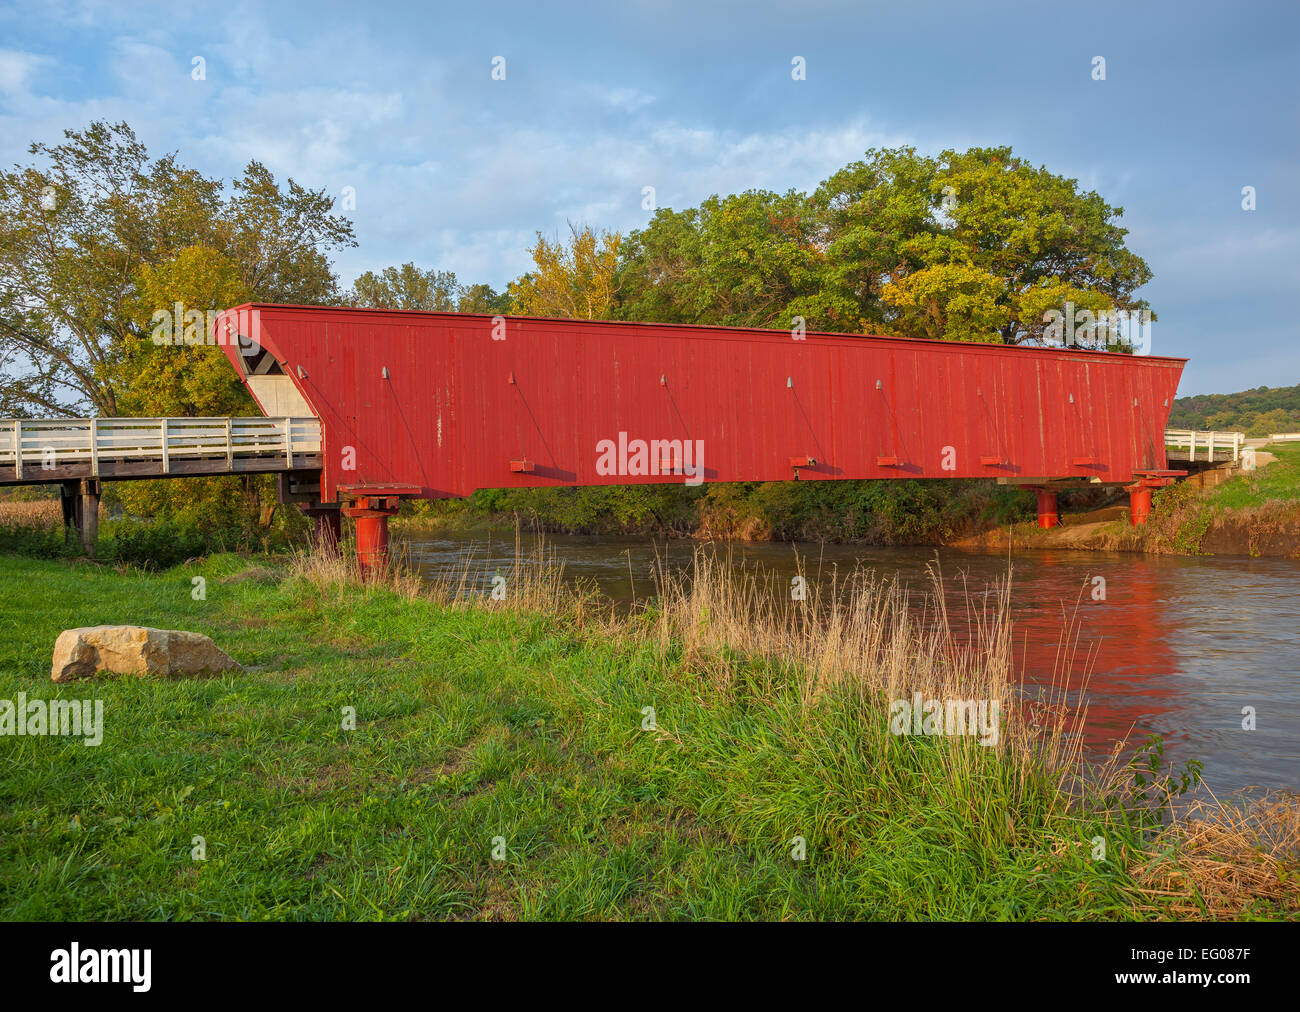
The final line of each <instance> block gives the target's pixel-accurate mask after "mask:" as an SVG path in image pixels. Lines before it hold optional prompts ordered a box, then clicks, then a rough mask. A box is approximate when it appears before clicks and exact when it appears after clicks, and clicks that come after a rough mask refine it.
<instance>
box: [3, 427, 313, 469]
mask: <svg viewBox="0 0 1300 1012" xmlns="http://www.w3.org/2000/svg"><path fill="white" fill-rule="evenodd" d="M320 440H321V434H320V419H317V418H7V419H0V467H3V466H9V467H13V468H14V469H15V477H16V478H20V479H21V478H22V477H23V470H24V469H25V468H30V469H32V470H34V471H39V470H40V469H41V468H42V467H44V468H50V467H57V466H60V465H65V464H87V463H88V464H89V465H90V473H91V474H92V475H98V474H99V465H100V462H101V461H127V460H157V461H160V462H161V472H160V473H162V474H168V473H169V472H170V471H171V462H172V461H174V460H192V459H195V458H218V459H219V458H222V457H224V458H225V462H226V467H227V468H228V469H230V470H234V461H235V458H237V457H269V456H275V455H277V454H278V455H281V456H283V457H284V459H285V462H286V463H287V464H288V466H289V467H292V466H293V456H294V454H305V453H320V449H321V446H320Z"/></svg>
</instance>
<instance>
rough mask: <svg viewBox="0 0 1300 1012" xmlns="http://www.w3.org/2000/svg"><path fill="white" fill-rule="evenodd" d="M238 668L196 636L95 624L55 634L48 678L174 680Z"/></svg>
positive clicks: (225, 655) (203, 637) (165, 630)
mask: <svg viewBox="0 0 1300 1012" xmlns="http://www.w3.org/2000/svg"><path fill="white" fill-rule="evenodd" d="M239 667H240V666H239V665H238V664H237V663H236V662H235V661H234V660H232V659H231V657H230V655H229V654H227V653H226V652H225V651H223V650H221V649H220V648H219V647H218V646H217V645H216V644H215V643H213V642H212V640H210V639H208V637H206V636H203V635H201V634H199V633H192V632H181V631H180V630H177V629H148V628H145V627H144V626H138V625H96V626H86V627H85V628H82V629H67V630H64V631H63V632H61V633H60V634H59V638H58V639H57V640H56V641H55V643H54V664H53V666H52V667H51V669H50V678H52V679H53V680H54V681H56V682H70V681H72V680H73V679H76V678H89V677H91V676H93V675H96V674H98V673H99V672H101V671H107V672H110V673H112V674H115V675H157V676H161V677H163V678H176V677H179V676H181V675H202V674H216V673H219V672H222V671H234V670H239Z"/></svg>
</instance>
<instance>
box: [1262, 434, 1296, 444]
mask: <svg viewBox="0 0 1300 1012" xmlns="http://www.w3.org/2000/svg"><path fill="white" fill-rule="evenodd" d="M1268 441H1269V442H1270V443H1300V432H1275V433H1273V435H1271V436H1269V437H1268Z"/></svg>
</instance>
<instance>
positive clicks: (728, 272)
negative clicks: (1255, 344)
mask: <svg viewBox="0 0 1300 1012" xmlns="http://www.w3.org/2000/svg"><path fill="white" fill-rule="evenodd" d="M1122 214H1123V209H1122V208H1116V207H1111V206H1110V205H1109V204H1107V203H1106V202H1105V201H1104V200H1102V198H1101V197H1100V196H1098V195H1097V194H1096V193H1093V192H1083V191H1081V190H1080V189H1079V186H1078V183H1077V181H1076V180H1072V179H1066V178H1064V177H1062V176H1058V175H1054V174H1053V173H1050V172H1048V171H1047V170H1046V169H1045V168H1034V167H1033V166H1031V165H1029V164H1028V163H1026V162H1024V161H1023V160H1022V159H1019V158H1016V157H1015V156H1014V155H1013V154H1012V153H1011V149H1010V148H972V149H970V150H969V151H966V152H964V153H963V152H957V151H951V150H950V151H945V152H943V153H942V154H941V155H939V156H938V157H930V156H926V155H921V154H918V153H917V152H916V151H915V149H913V148H907V147H903V148H894V149H885V150H872V151H868V152H867V154H866V157H865V158H863V159H862V160H861V161H858V162H854V163H853V164H851V165H848V166H846V167H845V168H843V169H841V170H840V171H838V172H836V173H834V174H833V175H832V176H831V177H830V178H828V179H827V180H826V181H825V182H823V183H822V184H821V185H820V186H818V187H817V189H816V190H815V191H814V192H813V193H811V194H809V195H807V196H805V195H803V194H801V193H799V192H797V191H793V190H792V191H789V192H786V193H783V194H778V193H773V192H770V191H765V190H751V191H747V192H745V193H742V194H737V195H733V196H729V197H718V196H713V197H710V198H708V199H707V200H705V201H704V202H703V203H702V204H701V205H700V206H699V207H698V208H688V209H686V210H683V211H674V210H671V209H667V208H665V209H661V210H659V211H658V212H656V214H655V217H654V218H653V220H652V221H651V222H650V224H649V225H648V226H647V227H646V228H644V229H641V230H638V231H635V232H633V233H631V234H630V235H629V236H628V237H627V240H626V241H625V242H624V244H623V248H622V253H621V256H620V258H619V264H618V276H617V279H616V285H617V288H618V290H619V306H618V315H619V316H620V317H621V318H623V319H637V320H661V321H665V322H676V323H720V324H727V325H733V326H761V327H779V328H784V327H791V326H793V325H794V324H795V322H796V317H801V318H802V319H803V320H804V323H805V325H806V326H807V327H808V328H810V329H820V330H830V331H850V332H861V331H873V332H877V333H888V334H898V335H902V336H906V337H925V338H932V339H943V340H952V341H994V342H1003V343H1007V344H1020V343H1024V342H1034V341H1042V340H1043V339H1044V330H1045V322H1044V319H1043V317H1044V314H1045V313H1046V312H1047V311H1048V310H1051V309H1058V310H1064V307H1065V306H1066V304H1067V303H1073V304H1074V306H1076V307H1077V308H1079V309H1085V308H1086V309H1089V310H1091V311H1093V312H1098V311H1109V310H1139V309H1144V308H1146V302H1145V301H1143V300H1140V299H1137V298H1136V297H1135V295H1134V292H1135V291H1136V289H1138V288H1140V287H1141V286H1142V285H1143V284H1145V283H1146V281H1148V280H1149V279H1150V277H1151V272H1150V270H1149V268H1148V267H1147V265H1146V264H1145V263H1144V262H1143V261H1142V259H1141V258H1140V257H1138V256H1137V255H1135V254H1134V253H1132V252H1131V251H1129V250H1128V249H1127V248H1126V247H1125V246H1124V238H1125V236H1126V234H1127V232H1126V230H1125V229H1123V228H1122V227H1120V226H1119V224H1118V219H1119V218H1120V217H1121V215H1122Z"/></svg>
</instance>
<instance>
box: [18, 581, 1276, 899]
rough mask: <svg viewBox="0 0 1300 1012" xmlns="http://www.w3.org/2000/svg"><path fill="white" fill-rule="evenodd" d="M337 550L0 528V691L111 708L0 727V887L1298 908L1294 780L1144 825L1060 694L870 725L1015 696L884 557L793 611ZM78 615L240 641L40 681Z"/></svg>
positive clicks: (70, 892)
mask: <svg viewBox="0 0 1300 1012" xmlns="http://www.w3.org/2000/svg"><path fill="white" fill-rule="evenodd" d="M345 570H346V567H345V566H342V565H334V564H332V563H329V562H328V561H321V560H311V559H299V560H297V561H296V562H294V563H292V564H286V563H284V562H283V561H279V562H276V561H270V560H266V559H262V560H251V561H250V560H245V559H240V558H237V557H234V556H219V557H213V558H210V559H208V560H205V561H204V562H202V563H201V564H192V565H188V566H183V567H178V568H176V569H172V570H169V571H166V572H163V573H156V574H147V573H142V572H139V571H136V570H131V569H125V568H119V569H114V568H109V567H103V566H98V565H94V564H86V563H70V562H66V561H38V560H31V559H18V558H14V557H0V699H10V700H13V699H16V697H17V694H18V693H20V692H23V693H26V694H27V696H28V697H29V698H47V699H50V698H65V699H66V698H95V699H102V700H103V701H104V710H105V733H104V742H103V744H102V745H100V746H98V747H86V746H85V745H83V744H82V743H81V741H80V740H79V739H71V738H58V737H3V738H0V914H2V915H3V916H4V917H5V918H6V919H74V918H75V919H83V918H88V919H105V918H133V919H155V918H166V919H184V918H204V919H215V918H238V919H331V918H345V919H412V918H466V919H540V918H545V919H558V918H565V919H567V918H605V919H686V918H721V919H733V918H773V919H777V918H779V919H818V918H891V919H898V918H955V919H986V918H987V919H1001V918H1013V919H1058V918H1071V919H1077V918H1122V919H1131V918H1151V917H1162V916H1174V917H1183V916H1208V917H1224V916H1262V917H1270V916H1284V917H1296V916H1297V914H1298V912H1300V906H1298V904H1300V900H1298V899H1297V890H1296V886H1295V884H1294V883H1295V882H1296V881H1297V870H1300V858H1297V855H1296V853H1295V851H1296V846H1297V842H1298V841H1300V820H1298V819H1297V814H1296V811H1297V810H1296V807H1295V805H1294V800H1292V801H1290V802H1286V803H1277V804H1275V805H1274V806H1273V807H1272V808H1271V809H1269V810H1266V811H1265V812H1264V813H1263V814H1262V815H1260V814H1259V813H1254V814H1252V815H1250V816H1246V815H1241V814H1238V813H1236V812H1233V811H1231V810H1216V811H1213V812H1210V813H1208V814H1204V815H1203V817H1201V818H1199V819H1196V818H1193V819H1189V820H1186V821H1180V822H1178V823H1175V824H1174V825H1172V826H1168V825H1164V826H1162V825H1160V824H1158V823H1157V822H1156V821H1155V820H1154V817H1153V816H1152V815H1151V808H1152V805H1153V800H1152V799H1153V798H1155V799H1156V801H1157V802H1158V799H1159V797H1160V795H1159V791H1158V790H1157V791H1155V792H1152V791H1151V789H1150V788H1149V787H1148V788H1145V789H1144V788H1142V786H1141V781H1140V780H1135V779H1134V777H1133V773H1132V771H1124V770H1121V771H1120V774H1119V775H1117V776H1111V777H1109V778H1105V777H1103V783H1102V785H1101V787H1099V788H1098V791H1101V793H1098V792H1097V791H1092V790H1084V789H1082V788H1080V787H1079V785H1078V781H1077V779H1076V775H1077V773H1078V768H1077V765H1076V760H1077V756H1075V755H1074V754H1073V753H1072V752H1071V750H1070V748H1069V747H1068V744H1063V743H1065V742H1067V741H1068V738H1067V736H1066V732H1067V731H1068V725H1066V724H1065V723H1064V719H1065V718H1064V717H1060V716H1058V717H1057V718H1053V719H1047V720H1046V730H1045V731H1033V730H1031V729H1029V728H1028V722H1027V721H1025V720H1020V719H1018V717H1017V716H1016V715H1015V713H1013V715H1012V716H1011V717H1009V718H1008V719H1007V720H1006V726H1005V728H1004V730H1003V734H1002V737H1001V741H1000V744H999V746H998V747H996V748H985V747H982V746H980V745H978V744H976V743H975V742H974V740H973V739H970V738H952V737H939V736H932V737H924V736H896V735H893V734H891V733H889V730H888V724H887V700H888V698H889V697H890V696H891V695H894V694H899V695H905V694H906V693H907V691H908V690H910V689H912V688H916V689H918V690H924V691H926V692H927V693H929V692H934V693H941V692H946V693H949V694H953V693H959V694H961V695H963V696H975V697H983V696H984V695H985V694H986V693H1004V694H1005V693H1007V692H1008V686H1007V685H1006V678H1007V675H1008V671H1007V668H1008V665H1007V656H1008V654H1007V647H1008V642H1009V640H1008V630H1007V629H1006V628H1005V626H1004V625H1003V622H1002V619H1001V617H1000V615H999V614H997V613H996V610H995V613H993V614H992V615H991V616H990V615H983V614H981V615H978V616H977V621H976V623H975V626H976V629H975V642H974V645H973V646H968V647H962V648H958V647H956V646H955V645H954V643H953V641H952V639H951V637H950V636H949V634H948V633H947V632H946V631H945V627H946V623H944V622H942V621H940V622H937V623H932V624H930V625H929V626H928V627H927V628H921V627H919V626H916V625H913V624H910V623H908V622H907V621H906V620H905V618H904V615H905V614H906V609H905V608H902V607H901V606H900V604H899V601H898V599H897V596H896V595H894V594H891V593H890V592H888V590H887V589H886V588H881V587H879V586H869V585H863V586H860V587H855V588H850V589H851V593H849V594H848V595H847V597H846V598H845V600H846V601H847V604H844V605H840V604H838V603H828V604H826V605H825V606H824V607H823V606H822V605H821V604H820V603H819V602H815V601H814V602H813V603H814V604H816V605H818V607H817V608H816V609H807V610H805V611H803V612H801V613H798V614H793V615H788V616H785V615H783V614H778V613H777V612H776V611H773V610H771V609H770V608H766V607H765V606H764V604H763V602H762V600H761V595H762V593H763V591H762V587H761V586H760V585H759V584H758V583H750V584H745V585H743V586H741V585H737V584H734V583H729V582H728V579H729V578H728V577H727V575H726V574H723V573H718V572H714V573H703V574H697V580H696V583H695V584H694V585H692V586H691V587H690V588H685V587H677V588H675V589H674V588H672V587H671V586H669V587H668V588H667V589H668V593H667V594H666V596H665V598H664V599H663V600H662V601H661V603H660V604H659V605H657V606H655V607H653V608H650V609H647V610H645V611H643V612H640V613H638V614H636V615H634V616H633V617H631V618H628V619H614V618H612V617H610V616H609V615H607V614H605V613H604V612H603V611H602V610H601V608H600V606H599V605H598V604H597V603H595V602H593V601H592V600H591V599H589V598H582V597H581V596H579V595H574V594H572V593H570V592H568V591H565V590H563V589H562V588H561V587H559V585H558V583H556V582H555V580H554V576H553V574H548V573H545V572H542V571H541V570H540V569H539V570H536V571H532V572H531V573H530V572H529V571H527V570H525V569H520V570H518V571H516V572H513V573H511V574H509V575H510V587H511V594H510V596H508V598H507V600H506V601H504V602H491V601H488V600H485V599H483V598H477V599H475V600H470V601H466V600H465V599H464V598H463V597H461V598H458V597H457V596H456V594H455V590H456V588H455V587H452V586H443V587H433V588H419V587H418V586H417V585H416V584H415V583H414V582H412V581H410V580H404V579H398V580H395V581H393V582H392V583H391V584H386V585H384V586H369V587H361V586H358V585H356V584H355V582H353V580H352V577H351V574H349V573H348V572H346V571H345ZM194 577H202V578H203V579H204V580H205V581H206V599H204V600H195V599H194V595H193V589H194V583H193V580H194ZM936 617H937V618H941V616H936ZM99 623H132V624H141V625H151V626H158V627H163V628H184V629H191V630H194V631H198V632H203V633H206V634H208V635H210V636H212V637H213V638H214V639H215V640H216V642H217V643H218V644H219V645H220V646H222V647H223V648H224V649H226V650H227V651H228V652H230V653H231V654H232V655H233V656H234V657H235V658H236V659H237V660H239V661H240V662H241V663H243V664H244V665H246V666H248V670H246V671H245V672H243V673H241V674H238V675H235V676H233V677H222V678H207V679H192V680H179V681H171V682H168V681H158V680H144V679H136V678H114V679H103V680H96V681H93V682H82V683H77V684H73V685H62V686H59V685H54V684H53V683H51V682H50V680H49V665H50V655H51V648H52V645H53V642H54V639H55V638H56V636H57V635H58V633H59V632H60V631H61V630H62V629H64V628H68V627H73V626H79V625H94V624H99ZM936 630H937V631H936ZM349 707H351V708H355V715H356V721H355V729H346V728H345V727H344V723H345V717H346V712H347V711H346V708H349ZM647 707H653V708H654V721H653V723H652V722H650V719H649V715H648V711H647V710H646V708H647ZM1009 709H1012V710H1013V711H1014V707H1009ZM1017 712H1018V711H1017ZM1125 787H1126V788H1127V789H1125ZM1102 788H1105V790H1104V791H1103V790H1102ZM1144 790H1145V793H1146V795H1147V796H1146V798H1145V799H1144V798H1143V797H1141V796H1140V795H1141V793H1142V792H1143V791H1144ZM1103 794H1109V795H1110V797H1109V799H1108V798H1107V797H1104V796H1103ZM1260 819H1263V822H1262V823H1261V822H1260V821H1259V820H1260ZM1261 825H1264V826H1265V827H1266V828H1265V829H1264V830H1261V828H1260V827H1261ZM1267 827H1271V828H1267ZM199 837H201V838H202V845H203V847H204V848H205V851H206V855H205V856H206V859H205V860H197V859H195V857H194V848H195V847H196V846H197V845H198V840H197V838H199ZM796 837H802V838H803V839H804V840H805V841H806V858H805V859H803V860H799V859H797V857H798V855H797V846H798V844H797V841H796V840H795V838H796ZM1098 839H1101V840H1104V841H1105V845H1106V859H1105V860H1098V859H1096V841H1097V840H1098ZM1261 841H1263V842H1261ZM494 849H495V851H496V853H495V854H494ZM497 858H503V859H501V860H498V859H497ZM1288 876H1289V877H1288Z"/></svg>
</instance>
